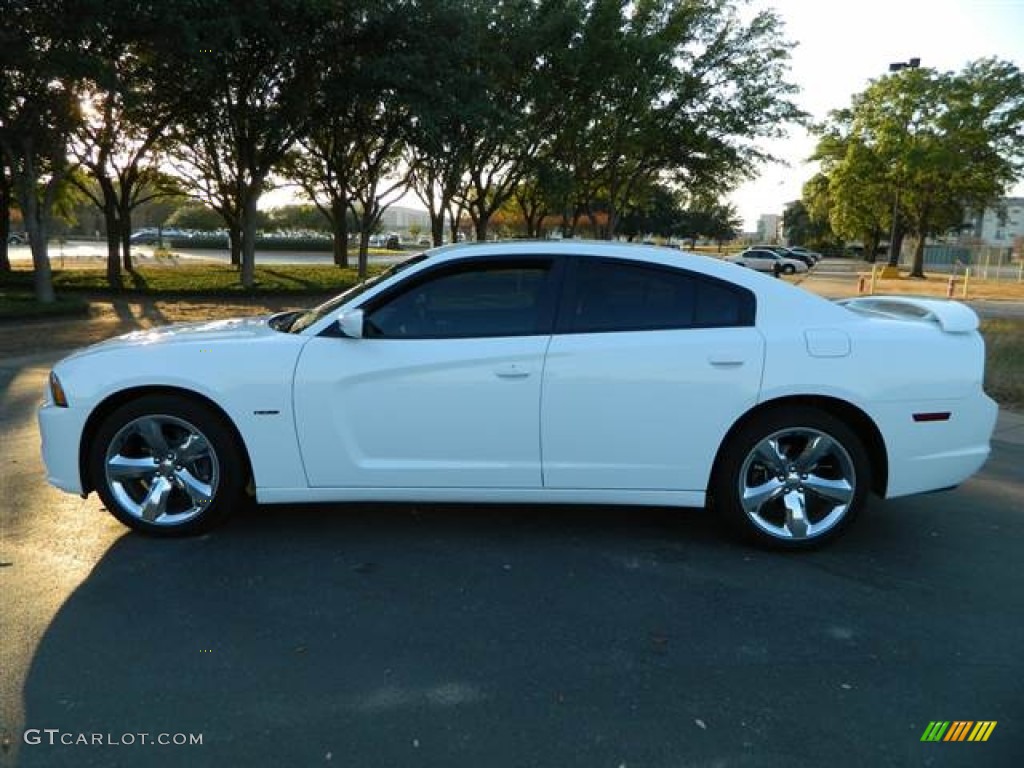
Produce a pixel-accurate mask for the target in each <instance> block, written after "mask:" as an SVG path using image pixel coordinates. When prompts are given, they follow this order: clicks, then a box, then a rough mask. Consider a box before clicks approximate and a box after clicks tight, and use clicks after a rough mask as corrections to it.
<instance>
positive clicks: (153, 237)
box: [128, 227, 189, 245]
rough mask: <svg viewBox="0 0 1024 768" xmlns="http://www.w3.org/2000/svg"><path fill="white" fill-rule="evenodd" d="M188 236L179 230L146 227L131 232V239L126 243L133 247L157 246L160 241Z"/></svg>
mask: <svg viewBox="0 0 1024 768" xmlns="http://www.w3.org/2000/svg"><path fill="white" fill-rule="evenodd" d="M188 236H189V235H188V234H187V233H185V232H183V231H182V230H180V229H173V228H166V229H157V228H155V227H146V228H144V229H140V230H137V231H135V232H133V233H132V235H131V237H129V238H128V241H129V242H131V243H134V244H135V245H157V244H158V243H160V242H161V241H166V240H170V239H172V238H184V237H188Z"/></svg>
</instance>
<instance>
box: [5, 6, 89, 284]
mask: <svg viewBox="0 0 1024 768" xmlns="http://www.w3.org/2000/svg"><path fill="white" fill-rule="evenodd" d="M65 10H66V9H64V8H62V7H61V4H60V3H58V2H52V1H51V0H41V2H39V3H36V4H35V5H34V6H33V7H31V8H30V7H27V6H26V5H24V4H15V5H14V6H13V7H12V8H9V9H7V10H5V13H4V19H3V24H2V25H0V152H2V154H3V155H4V158H5V163H6V165H7V168H8V170H9V172H10V180H11V187H12V188H13V191H14V197H15V199H16V200H17V203H18V207H19V208H20V210H21V213H22V217H23V221H24V224H25V229H26V231H27V232H28V235H29V244H30V247H31V249H32V266H33V285H34V289H35V295H36V299H37V300H38V301H40V302H43V303H50V302H53V301H54V299H55V296H54V292H53V280H52V275H51V272H50V259H49V254H48V252H47V241H48V239H49V233H50V227H51V225H52V221H53V208H54V204H55V202H56V201H57V199H58V197H59V195H60V193H61V190H62V188H63V187H64V186H65V185H66V184H67V183H68V178H69V176H70V174H71V172H72V171H73V164H72V163H71V162H70V161H69V159H68V143H69V138H70V136H71V135H72V133H73V132H74V131H75V130H76V128H77V126H78V124H79V123H80V120H81V113H80V107H79V93H80V87H81V78H82V75H83V74H84V69H85V68H86V66H87V63H88V62H87V59H86V57H83V56H81V55H79V52H78V51H77V49H76V45H75V43H74V41H75V31H76V26H75V20H74V19H73V18H72V17H71V16H70V15H69V14H67V13H66V12H65Z"/></svg>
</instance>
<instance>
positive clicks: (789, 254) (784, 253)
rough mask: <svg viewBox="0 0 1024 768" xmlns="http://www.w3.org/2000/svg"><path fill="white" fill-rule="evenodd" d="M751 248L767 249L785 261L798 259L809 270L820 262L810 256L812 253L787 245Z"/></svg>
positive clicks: (754, 246)
mask: <svg viewBox="0 0 1024 768" xmlns="http://www.w3.org/2000/svg"><path fill="white" fill-rule="evenodd" d="M751 248H758V249H767V250H769V251H774V252H775V253H777V254H779V256H781V257H782V258H784V259H796V260H797V261H802V262H803V263H804V264H806V265H807V267H808V268H810V267H813V266H814V265H815V264H817V262H818V260H817V259H815V258H814V257H813V256H812V255H810V253H808V252H804V251H799V250H797V249H795V248H790V247H789V246H785V245H752V246H751Z"/></svg>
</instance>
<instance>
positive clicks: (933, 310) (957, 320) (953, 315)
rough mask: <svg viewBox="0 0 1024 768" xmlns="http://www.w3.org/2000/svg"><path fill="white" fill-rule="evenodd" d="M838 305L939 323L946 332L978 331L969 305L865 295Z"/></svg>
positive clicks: (895, 316) (910, 297) (844, 300)
mask: <svg viewBox="0 0 1024 768" xmlns="http://www.w3.org/2000/svg"><path fill="white" fill-rule="evenodd" d="M836 304H839V305H840V306H843V307H846V308H847V309H852V310H853V311H855V312H861V313H863V314H867V315H875V316H877V317H886V318H889V319H891V320H917V321H920V322H927V323H935V324H936V325H938V326H939V327H940V328H942V330H943V331H945V332H946V333H971V332H972V331H976V330H977V329H978V316H977V315H976V314H975V313H974V310H973V309H971V308H970V307H968V306H967V305H966V304H961V303H960V302H958V301H943V300H941V299H922V298H919V297H917V296H861V297H858V298H855V299H842V300H840V301H837V302H836Z"/></svg>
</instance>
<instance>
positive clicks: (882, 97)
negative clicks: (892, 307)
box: [805, 59, 1024, 277]
mask: <svg viewBox="0 0 1024 768" xmlns="http://www.w3.org/2000/svg"><path fill="white" fill-rule="evenodd" d="M819 130H820V138H819V142H818V147H817V152H816V157H817V159H819V160H820V161H821V166H822V171H823V173H824V174H825V178H827V189H826V188H825V187H823V186H822V185H821V184H817V185H814V186H812V187H810V188H805V200H806V201H807V203H808V207H809V208H810V209H811V210H814V209H815V208H817V209H820V208H821V207H822V205H823V203H825V201H827V208H828V216H829V220H830V222H831V224H832V227H833V229H834V230H835V231H836V233H837V234H840V235H843V236H850V237H856V236H859V237H863V238H864V240H865V244H867V242H868V240H869V238H871V237H877V234H878V233H879V232H880V231H884V232H888V231H890V230H892V231H895V233H896V242H897V243H898V241H899V238H900V237H901V235H902V232H904V231H906V232H909V233H911V234H913V235H914V236H915V237H916V241H917V245H916V248H915V252H914V260H913V266H912V270H911V274H912V275H914V276H918V277H922V276H923V275H924V272H923V262H924V243H925V239H926V238H927V237H929V236H934V235H939V234H943V233H945V232H947V231H949V230H951V229H955V228H957V227H959V226H961V225H962V224H963V222H964V217H965V213H966V212H967V211H969V210H974V211H978V210H982V209H984V208H985V207H987V206H989V205H991V204H992V203H994V202H995V201H997V200H998V199H999V198H1000V197H1002V196H1003V195H1004V194H1006V190H1007V188H1008V187H1009V186H1010V185H1011V184H1012V183H1013V182H1014V180H1015V179H1017V178H1020V176H1021V173H1022V171H1024V74H1022V73H1021V71H1020V70H1019V69H1018V68H1017V67H1016V66H1015V65H1013V64H1011V63H1009V62H1006V61H1000V60H998V59H982V60H979V61H975V62H971V63H969V64H968V65H967V66H966V67H965V68H964V69H963V70H962V71H960V72H939V71H937V70H934V69H927V68H907V69H903V70H900V71H898V72H895V73H892V74H890V75H887V76H886V77H883V78H880V79H878V80H875V81H873V82H872V83H871V85H869V86H868V88H867V89H866V90H865V91H863V92H862V93H860V94H857V95H856V96H854V98H853V102H852V104H851V105H850V107H849V108H846V109H842V110H837V111H835V112H833V113H832V114H831V115H830V117H829V120H828V121H827V122H826V123H825V124H824V125H823V126H821V127H820V129H819ZM825 193H827V194H825ZM894 219H895V221H894ZM897 250H898V249H897V248H896V247H894V248H893V251H894V253H895V252H896V251H897Z"/></svg>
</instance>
